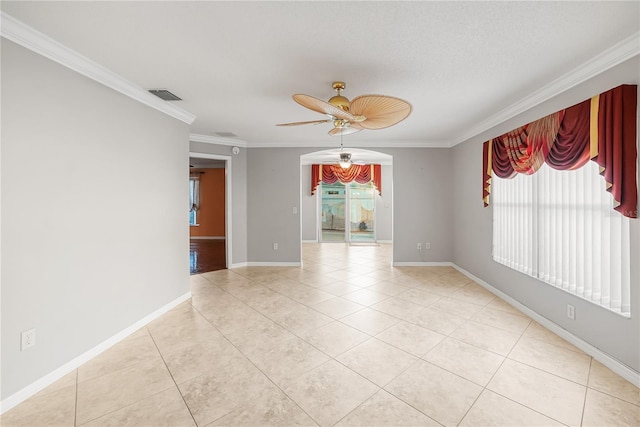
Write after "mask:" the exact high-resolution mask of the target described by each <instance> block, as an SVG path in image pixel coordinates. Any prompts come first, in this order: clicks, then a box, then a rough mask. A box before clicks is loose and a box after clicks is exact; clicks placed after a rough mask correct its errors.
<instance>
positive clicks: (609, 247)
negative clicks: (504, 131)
mask: <svg viewBox="0 0 640 427" xmlns="http://www.w3.org/2000/svg"><path fill="white" fill-rule="evenodd" d="M604 186H605V182H604V179H603V178H602V177H601V176H600V175H599V170H598V165H597V164H596V163H595V162H587V164H586V165H585V166H583V167H582V168H580V169H577V170H574V171H557V170H554V169H552V168H550V167H549V166H548V165H546V164H545V165H543V166H542V167H541V168H540V170H539V171H538V172H537V173H535V174H533V175H524V174H518V175H517V176H516V177H515V178H513V179H500V178H497V177H495V176H494V178H493V180H492V197H493V209H494V210H493V259H494V260H495V261H496V262H499V263H501V264H504V265H506V266H508V267H511V268H513V269H515V270H518V271H520V272H522V273H525V274H528V275H529V276H532V277H535V278H537V279H539V280H542V281H544V282H546V283H548V284H550V285H553V286H555V287H557V288H560V289H563V290H565V291H567V292H569V293H572V294H574V295H577V296H579V297H581V298H584V299H586V300H588V301H591V302H593V303H595V304H598V305H600V306H602V307H605V308H607V309H609V310H611V311H614V312H616V313H619V314H622V315H623V316H626V317H628V316H629V304H630V303H629V300H630V295H629V293H630V277H629V275H630V241H629V240H630V231H629V218H627V217H624V216H622V215H621V214H619V213H618V212H616V211H614V210H613V198H612V197H611V195H610V194H609V193H608V192H606V191H605V189H604Z"/></svg>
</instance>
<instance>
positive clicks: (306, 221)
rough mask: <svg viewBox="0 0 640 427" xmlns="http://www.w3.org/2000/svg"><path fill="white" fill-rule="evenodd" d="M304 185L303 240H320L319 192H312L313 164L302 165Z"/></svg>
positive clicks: (301, 174) (302, 206)
mask: <svg viewBox="0 0 640 427" xmlns="http://www.w3.org/2000/svg"><path fill="white" fill-rule="evenodd" d="M300 180H301V181H300V182H301V185H302V202H301V207H300V215H302V240H303V241H313V242H317V241H318V238H319V236H318V193H317V192H316V194H313V195H312V194H311V165H302V166H301V172H300Z"/></svg>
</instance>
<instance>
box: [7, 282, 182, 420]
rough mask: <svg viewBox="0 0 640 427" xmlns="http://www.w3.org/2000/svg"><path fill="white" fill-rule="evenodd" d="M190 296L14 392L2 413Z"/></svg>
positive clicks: (157, 311) (177, 299) (162, 308)
mask: <svg viewBox="0 0 640 427" xmlns="http://www.w3.org/2000/svg"><path fill="white" fill-rule="evenodd" d="M189 298H191V291H189V292H187V293H186V294H184V295H182V296H180V297H178V298H176V299H174V300H173V301H171V302H170V303H168V304H165V305H163V306H162V307H160V308H159V309H157V310H156V311H154V312H153V313H150V314H148V315H146V316H145V317H143V318H142V319H140V320H138V321H137V322H135V323H134V324H133V325H131V326H129V327H128V328H126V329H124V330H122V331H120V332H118V333H117V334H115V335H114V336H112V337H111V338H109V339H107V340H106V341H103V342H102V343H100V344H98V345H97V346H95V347H93V348H92V349H90V350H88V351H86V352H84V353H82V354H81V355H80V356H78V357H76V358H74V359H72V360H70V361H69V362H67V363H65V364H64V365H62V366H60V367H59V368H57V369H56V370H54V371H53V372H50V373H49V374H47V375H45V376H44V377H42V378H40V379H39V380H36V381H34V382H33V383H31V384H29V385H28V386H26V387H24V388H23V389H22V390H20V391H18V392H16V393H14V394H12V395H11V396H9V397H7V398H6V399H5V400H3V401H2V402H0V414H2V413H4V412H6V411H8V410H9V409H11V408H13V407H15V406H16V405H18V404H20V403H22V402H24V401H25V400H27V399H28V398H30V397H31V396H33V395H34V394H36V393H38V392H39V391H41V390H42V389H44V388H45V387H47V386H50V385H51V384H53V383H54V382H56V381H58V380H59V379H60V378H62V377H64V376H65V375H67V374H68V373H69V372H71V371H73V370H74V369H77V368H78V367H80V366H81V365H83V364H84V363H86V362H88V361H89V360H91V359H93V358H94V357H96V356H98V355H99V354H100V353H102V352H103V351H105V350H107V349H109V348H110V347H112V346H113V345H115V344H117V343H119V342H120V341H122V340H123V339H125V338H127V337H128V336H129V335H131V334H132V333H134V332H136V331H137V330H138V329H140V328H142V327H143V326H146V325H147V324H149V323H150V322H152V321H153V320H155V319H157V318H158V317H160V316H162V315H163V314H164V313H166V312H167V311H169V310H171V309H172V308H174V307H175V306H177V305H178V304H181V303H183V302H184V301H187V300H188V299H189Z"/></svg>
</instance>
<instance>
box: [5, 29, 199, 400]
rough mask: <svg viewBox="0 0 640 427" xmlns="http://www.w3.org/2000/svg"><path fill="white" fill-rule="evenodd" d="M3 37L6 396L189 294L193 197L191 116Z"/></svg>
mask: <svg viewBox="0 0 640 427" xmlns="http://www.w3.org/2000/svg"><path fill="white" fill-rule="evenodd" d="M1 48H2V65H1V66H2V69H1V71H2V74H1V79H2V80H1V85H2V117H1V118H2V130H1V141H2V142H1V144H2V145H1V151H2V159H1V174H2V178H1V183H2V189H1V192H2V207H1V208H2V225H1V245H2V249H3V251H2V255H1V256H2V258H1V265H2V273H1V274H2V276H1V279H2V310H1V311H2V313H1V320H2V322H1V323H2V349H1V358H2V359H1V364H2V385H1V389H2V394H1V397H2V399H3V401H4V400H5V399H6V398H8V397H10V396H12V395H14V394H16V393H17V392H19V391H20V390H21V389H23V388H24V387H27V386H29V385H30V384H32V383H34V382H35V381H37V380H39V379H41V378H42V377H44V376H45V375H48V374H50V373H51V372H53V371H55V370H56V369H58V368H60V367H61V366H63V365H64V364H65V363H68V362H70V361H71V360H73V359H74V358H76V357H78V356H80V355H82V354H83V353H85V352H87V351H89V350H90V349H92V348H94V347H95V346H97V345H100V344H101V343H103V342H105V341H106V340H108V339H110V338H111V337H113V336H115V335H117V334H118V333H120V332H122V331H124V330H125V329H127V328H128V327H130V326H132V325H133V324H135V323H136V322H138V321H140V320H142V319H144V318H145V317H146V316H148V315H150V314H151V313H153V312H155V311H157V310H158V309H160V308H162V307H164V306H166V305H167V304H170V303H172V302H173V301H175V300H177V299H178V298H180V297H185V296H188V292H189V258H188V248H189V232H188V220H187V218H188V216H187V210H186V209H185V207H186V206H187V203H188V197H189V196H188V187H187V184H186V180H185V174H186V171H187V169H188V163H187V161H188V160H187V159H188V125H187V124H185V123H182V122H180V121H178V120H176V119H173V118H171V117H169V116H167V115H165V114H163V113H161V112H159V111H156V110H154V109H152V108H149V107H147V106H144V105H143V104H141V103H138V102H137V101H134V100H132V99H131V98H129V97H126V96H124V95H122V94H120V93H118V92H115V91H113V90H112V89H109V88H107V87H105V86H102V85H100V84H98V83H96V82H94V81H93V80H89V79H87V78H85V77H82V76H80V75H79V74H77V73H75V72H73V71H71V70H69V69H67V68H65V67H63V66H60V65H58V64H56V63H54V62H52V61H50V60H48V59H46V58H44V57H42V56H40V55H37V54H35V53H33V52H31V51H29V50H26V49H24V48H22V47H20V46H18V45H16V44H14V43H12V42H9V41H7V40H6V39H2V45H1ZM150 211H152V212H154V215H148V213H149V212H150ZM31 328H35V329H36V345H35V346H34V347H31V348H29V349H27V350H25V351H20V333H21V332H22V331H25V330H28V329H31Z"/></svg>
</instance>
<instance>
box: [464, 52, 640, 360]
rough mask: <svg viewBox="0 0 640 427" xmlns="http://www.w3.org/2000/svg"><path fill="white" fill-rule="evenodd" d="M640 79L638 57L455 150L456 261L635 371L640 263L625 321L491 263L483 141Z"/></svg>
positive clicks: (636, 233) (635, 249) (637, 237)
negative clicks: (571, 314) (572, 315)
mask: <svg viewBox="0 0 640 427" xmlns="http://www.w3.org/2000/svg"><path fill="white" fill-rule="evenodd" d="M638 76H640V66H639V63H638V58H637V57H636V58H635V59H634V60H631V61H627V62H626V63H624V64H621V65H620V66H618V67H616V68H614V69H612V70H610V71H609V72H607V73H604V74H602V75H600V76H598V77H596V78H594V79H592V80H590V81H588V82H586V83H583V84H581V85H579V86H577V87H575V88H573V89H572V90H570V91H568V92H566V93H563V94H561V95H558V96H556V97H555V98H553V99H551V100H549V101H548V102H545V103H544V104H542V105H540V106H539V107H537V108H535V109H532V110H530V111H527V112H526V113H523V114H521V115H520V116H518V117H516V118H514V119H512V120H509V121H508V122H506V123H503V124H501V125H500V126H498V127H496V128H494V129H491V130H490V131H488V132H485V133H484V134H482V135H480V136H478V137H476V138H473V139H472V140H469V141H467V142H465V143H463V144H460V145H458V146H456V147H455V148H454V149H453V150H452V151H453V177H452V178H453V194H454V198H453V207H452V212H453V217H454V224H455V227H454V229H453V230H454V232H453V242H454V248H455V250H454V253H453V261H454V262H455V263H456V264H457V265H459V266H460V267H462V268H464V269H465V270H467V271H469V272H470V273H472V274H474V275H476V276H477V277H479V278H481V279H482V280H484V281H486V282H488V283H489V284H490V285H492V286H494V287H496V288H497V289H499V290H500V291H502V292H504V293H505V294H507V295H509V296H510V297H512V298H513V299H515V300H516V301H518V302H520V303H522V304H523V305H525V306H527V307H528V308H530V309H532V310H533V311H535V312H536V313H538V314H540V315H541V316H543V317H545V318H547V319H549V320H551V321H552V322H554V323H556V324H557V325H559V326H561V327H562V328H564V329H566V330H567V331H569V332H571V333H572V334H574V335H575V336H577V337H579V338H581V339H583V340H584V341H586V342H588V343H589V344H591V345H593V346H594V347H596V348H598V349H600V350H602V351H603V352H605V353H608V354H609V355H611V356H612V357H614V358H615V359H617V360H619V361H620V362H622V363H624V364H626V365H627V366H629V367H631V368H632V369H634V370H635V371H640V320H639V319H640V316H639V314H640V313H639V309H640V289H639V287H640V274H639V272H638V268H639V264H640V263H638V262H634V263H633V266H632V276H631V296H632V303H631V308H632V313H631V318H630V319H627V318H623V317H621V316H618V315H616V314H613V313H611V312H609V311H607V310H604V309H601V308H599V307H597V306H595V305H593V304H591V303H588V302H586V301H584V300H582V299H580V298H577V297H574V296H572V295H569V294H567V293H565V292H563V291H561V290H558V289H556V288H554V287H552V286H550V285H547V284H544V283H542V282H540V281H538V280H535V279H532V278H530V277H528V276H526V275H523V274H521V273H518V272H516V271H514V270H511V269H509V268H507V267H505V266H503V265H500V264H498V263H495V262H493V261H492V259H491V240H492V211H491V207H489V208H483V204H482V197H481V182H482V178H481V177H482V142H483V141H486V140H488V139H489V138H492V137H494V136H497V135H500V134H502V133H504V132H506V131H509V130H511V129H514V128H515V127H518V126H521V125H523V124H525V123H527V122H529V121H532V120H535V119H538V118H540V117H542V116H544V115H546V114H550V113H552V112H554V111H558V110H560V109H562V108H565V107H569V106H571V105H574V104H576V103H578V102H581V101H583V100H585V99H588V98H590V97H591V96H593V95H596V94H599V93H601V92H604V91H606V90H608V89H611V88H613V87H616V86H619V85H621V84H625V83H638ZM638 222H639V221H638V220H632V239H631V240H632V254H631V259H632V260H636V261H637V260H638V259H640V248H639V242H640V224H638ZM567 304H572V305H574V306H575V309H576V319H575V320H570V319H568V318H567V316H566V305H567Z"/></svg>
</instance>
